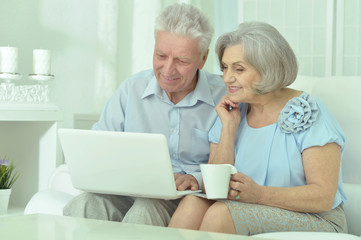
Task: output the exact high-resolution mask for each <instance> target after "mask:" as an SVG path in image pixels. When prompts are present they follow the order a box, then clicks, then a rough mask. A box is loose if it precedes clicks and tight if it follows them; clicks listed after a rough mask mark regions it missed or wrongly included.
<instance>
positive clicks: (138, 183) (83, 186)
mask: <svg viewBox="0 0 361 240" xmlns="http://www.w3.org/2000/svg"><path fill="white" fill-rule="evenodd" d="M58 133H59V138H60V143H61V146H62V149H63V152H64V157H65V162H66V163H67V164H68V166H69V171H70V176H71V179H72V183H73V186H74V187H75V188H78V189H80V190H83V191H87V192H94V193H105V194H116V195H125V196H136V197H148V198H160V199H176V198H179V197H182V196H184V195H185V194H189V193H196V192H199V191H190V190H187V191H181V192H179V191H177V190H176V185H175V181H174V175H173V170H172V163H171V159H170V156H169V150H168V143H167V139H166V137H165V136H164V135H162V134H154V133H131V132H114V131H96V130H84V129H64V128H63V129H59V130H58Z"/></svg>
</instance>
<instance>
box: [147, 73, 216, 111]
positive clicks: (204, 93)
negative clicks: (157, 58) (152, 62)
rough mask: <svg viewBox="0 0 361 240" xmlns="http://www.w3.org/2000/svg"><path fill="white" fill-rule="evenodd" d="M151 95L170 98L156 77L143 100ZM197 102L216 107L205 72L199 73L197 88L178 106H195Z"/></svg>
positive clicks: (149, 84) (149, 85)
mask: <svg viewBox="0 0 361 240" xmlns="http://www.w3.org/2000/svg"><path fill="white" fill-rule="evenodd" d="M150 95H157V96H158V97H159V98H160V99H164V98H165V97H167V99H168V96H167V94H166V93H165V91H164V90H163V89H162V88H161V87H160V86H159V84H158V81H157V79H156V78H155V76H153V78H152V79H151V81H150V82H149V83H148V86H147V87H146V89H145V90H144V92H143V95H142V98H146V97H148V96H150ZM197 101H202V102H205V103H207V104H209V105H211V106H213V107H214V106H216V104H215V103H214V100H213V97H212V94H211V90H210V88H209V84H208V80H207V77H206V74H205V72H204V71H203V70H199V71H198V82H197V85H196V88H195V89H194V90H193V91H192V92H190V93H189V94H188V95H187V96H186V97H185V98H184V99H183V100H182V101H180V102H179V103H178V104H177V106H193V105H195V104H196V103H197Z"/></svg>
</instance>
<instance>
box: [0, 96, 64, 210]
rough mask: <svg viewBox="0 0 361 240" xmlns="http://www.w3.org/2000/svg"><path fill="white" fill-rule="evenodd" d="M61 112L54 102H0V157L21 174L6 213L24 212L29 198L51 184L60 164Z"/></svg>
mask: <svg viewBox="0 0 361 240" xmlns="http://www.w3.org/2000/svg"><path fill="white" fill-rule="evenodd" d="M62 118H63V114H62V112H61V111H60V110H59V108H58V107H57V106H55V105H54V104H50V103H49V104H42V103H41V104H39V103H36V104H35V103H33V104H31V103H0V132H1V138H0V146H1V148H0V151H1V152H0V156H1V157H2V156H6V157H7V158H8V159H9V160H10V161H13V162H14V165H15V170H16V171H17V172H19V173H20V177H19V179H18V180H17V181H16V182H15V184H14V186H13V191H12V192H11V196H10V204H9V205H10V206H19V207H10V209H9V211H8V214H7V215H9V214H10V215H13V214H23V212H24V208H25V206H26V204H27V203H28V201H29V200H30V198H31V197H32V196H33V195H34V194H35V193H36V192H38V191H40V190H44V189H46V188H47V186H48V180H49V178H50V176H51V174H52V172H53V171H54V170H55V168H56V166H57V148H58V140H57V122H58V121H61V120H62Z"/></svg>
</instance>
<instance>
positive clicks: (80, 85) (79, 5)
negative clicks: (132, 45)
mask: <svg viewBox="0 0 361 240" xmlns="http://www.w3.org/2000/svg"><path fill="white" fill-rule="evenodd" d="M97 6H98V1H97V0H75V1H74V0H1V1H0V33H1V34H0V46H8V45H9V46H13V47H17V48H18V49H19V63H18V66H19V73H20V74H22V76H23V78H22V81H27V80H28V74H31V73H32V50H33V49H35V48H45V49H50V50H51V51H52V74H54V75H55V79H54V80H53V81H52V82H51V85H50V86H51V98H52V100H53V101H54V102H55V103H56V104H57V105H58V106H59V107H60V108H61V110H62V111H63V112H64V122H63V125H65V126H72V121H73V119H72V117H73V116H72V114H73V113H74V112H86V113H91V112H93V92H94V91H93V83H94V75H95V60H96V41H97V39H96V36H97Z"/></svg>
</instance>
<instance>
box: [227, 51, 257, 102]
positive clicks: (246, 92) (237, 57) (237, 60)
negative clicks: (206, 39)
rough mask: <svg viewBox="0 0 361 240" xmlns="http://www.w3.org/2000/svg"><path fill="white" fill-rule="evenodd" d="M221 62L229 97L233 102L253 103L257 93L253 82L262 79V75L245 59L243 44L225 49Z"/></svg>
mask: <svg viewBox="0 0 361 240" xmlns="http://www.w3.org/2000/svg"><path fill="white" fill-rule="evenodd" d="M221 64H222V68H223V80H224V83H225V84H226V86H227V89H228V97H229V99H230V100H231V101H233V102H247V103H251V102H252V100H253V98H254V97H256V95H257V94H256V93H255V92H254V90H253V89H252V86H253V85H252V84H253V82H254V81H260V80H261V76H260V74H259V73H258V72H257V70H256V69H255V68H254V67H253V66H252V65H250V64H249V63H248V62H247V61H246V60H245V59H244V57H243V50H242V45H241V44H239V45H235V46H232V47H227V48H226V49H225V50H224V53H223V57H222V63H221Z"/></svg>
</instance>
